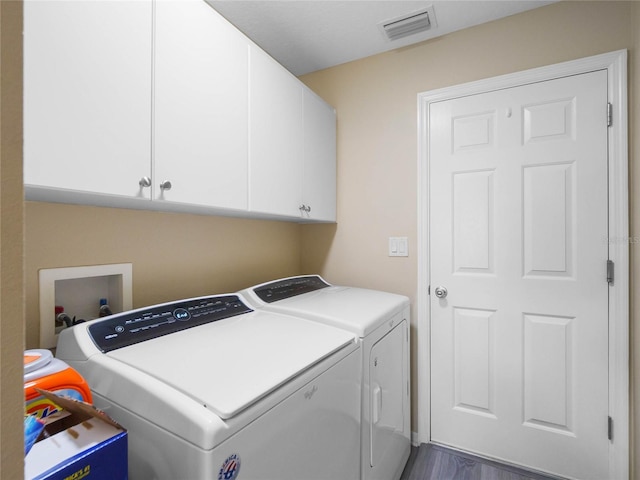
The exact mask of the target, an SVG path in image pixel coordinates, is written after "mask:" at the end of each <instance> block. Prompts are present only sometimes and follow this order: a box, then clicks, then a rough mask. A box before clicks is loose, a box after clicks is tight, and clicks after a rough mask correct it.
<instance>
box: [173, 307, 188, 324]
mask: <svg viewBox="0 0 640 480" xmlns="http://www.w3.org/2000/svg"><path fill="white" fill-rule="evenodd" d="M173 316H174V318H175V319H176V320H180V321H182V322H186V321H187V320H189V319H190V318H191V314H190V313H189V312H188V311H186V310H185V309H184V308H176V309H175V310H174V311H173Z"/></svg>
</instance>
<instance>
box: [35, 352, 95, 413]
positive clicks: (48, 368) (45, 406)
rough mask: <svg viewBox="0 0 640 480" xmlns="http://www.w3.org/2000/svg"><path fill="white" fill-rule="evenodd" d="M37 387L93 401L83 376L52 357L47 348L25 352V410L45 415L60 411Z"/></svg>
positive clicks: (86, 401) (85, 400)
mask: <svg viewBox="0 0 640 480" xmlns="http://www.w3.org/2000/svg"><path fill="white" fill-rule="evenodd" d="M36 388H37V389H42V390H49V391H51V392H54V393H56V394H57V395H64V396H67V397H70V398H73V399H75V400H80V401H83V402H85V403H89V404H91V403H92V401H93V399H92V398H91V390H89V385H87V382H85V380H84V378H82V376H81V375H80V374H79V373H78V372H76V371H75V370H74V369H73V368H71V367H70V366H69V365H67V364H66V363H65V362H63V361H62V360H60V359H58V358H54V357H53V354H52V353H51V352H50V351H49V350H26V351H25V352H24V398H25V413H26V414H27V415H35V416H36V417H38V418H44V417H47V416H49V415H51V414H52V413H54V412H56V411H57V410H59V407H58V406H57V405H56V404H55V403H53V402H52V401H51V400H48V399H47V398H45V397H43V396H42V395H40V393H38V392H37V391H36Z"/></svg>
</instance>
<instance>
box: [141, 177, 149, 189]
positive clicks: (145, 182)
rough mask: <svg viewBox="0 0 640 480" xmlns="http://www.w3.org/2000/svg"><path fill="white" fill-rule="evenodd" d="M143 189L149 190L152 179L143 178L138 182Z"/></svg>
mask: <svg viewBox="0 0 640 480" xmlns="http://www.w3.org/2000/svg"><path fill="white" fill-rule="evenodd" d="M138 185H140V187H141V188H147V187H150V186H151V179H150V178H149V177H142V178H141V179H140V181H139V182H138Z"/></svg>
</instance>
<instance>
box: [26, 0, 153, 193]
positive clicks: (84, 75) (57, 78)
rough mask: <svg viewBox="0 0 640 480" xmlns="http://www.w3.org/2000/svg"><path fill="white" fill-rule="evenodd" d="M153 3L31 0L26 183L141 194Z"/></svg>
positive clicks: (147, 159) (147, 142)
mask: <svg viewBox="0 0 640 480" xmlns="http://www.w3.org/2000/svg"><path fill="white" fill-rule="evenodd" d="M151 12H152V9H151V1H150V0H143V1H136V2H128V1H127V2H125V1H110V2H105V1H97V0H85V1H53V0H44V1H43V0H27V1H25V5H24V30H25V36H24V156H25V167H24V173H25V183H27V184H31V185H40V186H46V187H57V188H62V189H69V190H80V191H90V192H97V193H106V194H115V195H126V196H134V197H135V196H145V197H147V198H148V197H149V192H148V189H146V190H144V189H142V188H141V187H140V185H139V180H140V178H141V177H143V176H148V175H149V174H150V169H151V74H152V70H151V42H152V31H151V29H152V14H151Z"/></svg>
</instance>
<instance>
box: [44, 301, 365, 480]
mask: <svg viewBox="0 0 640 480" xmlns="http://www.w3.org/2000/svg"><path fill="white" fill-rule="evenodd" d="M56 355H57V357H59V358H61V359H62V360H64V361H65V362H67V363H68V364H69V365H71V366H72V367H73V368H75V369H77V370H78V371H79V372H80V373H81V374H82V375H83V376H84V378H85V379H86V380H87V382H88V383H89V385H90V387H91V390H92V393H93V399H94V403H95V405H96V406H97V407H98V408H101V409H104V410H105V411H106V412H107V413H108V414H109V415H110V416H112V417H113V418H114V419H115V420H116V421H118V422H119V423H121V424H122V425H123V426H124V427H125V428H127V430H128V432H129V474H130V478H131V479H134V480H135V479H140V480H150V479H168V480H176V479H181V480H190V479H193V480H202V479H224V480H234V479H240V480H251V479H253V480H269V479H273V480H283V479H289V480H301V479H317V480H321V479H322V480H328V479H332V480H333V479H341V480H342V479H352V480H357V479H358V478H359V475H360V465H359V452H360V447H359V445H360V393H359V384H358V383H357V381H355V380H354V379H356V378H357V377H359V376H360V375H361V368H362V367H361V363H360V356H359V349H358V343H357V338H356V336H355V335H354V334H353V333H351V332H348V331H346V330H344V329H339V328H335V327H330V326H327V325H322V324H319V323H318V322H312V321H301V320H300V319H299V318H297V317H293V316H289V315H283V314H278V313H273V312H268V311H265V310H260V311H253V310H252V309H251V308H249V307H248V306H247V304H246V302H244V301H243V299H242V298H241V297H240V296H238V295H216V296H210V297H200V298H195V299H188V300H183V301H179V302H172V303H166V304H162V305H155V306H151V307H148V308H143V309H138V310H133V311H130V312H125V313H120V314H116V315H112V316H109V317H104V318H102V319H98V320H93V321H91V322H87V323H82V324H79V325H76V326H74V327H72V328H69V329H65V330H63V331H62V332H61V333H60V337H59V341H58V347H57V352H56Z"/></svg>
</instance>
